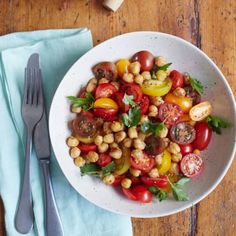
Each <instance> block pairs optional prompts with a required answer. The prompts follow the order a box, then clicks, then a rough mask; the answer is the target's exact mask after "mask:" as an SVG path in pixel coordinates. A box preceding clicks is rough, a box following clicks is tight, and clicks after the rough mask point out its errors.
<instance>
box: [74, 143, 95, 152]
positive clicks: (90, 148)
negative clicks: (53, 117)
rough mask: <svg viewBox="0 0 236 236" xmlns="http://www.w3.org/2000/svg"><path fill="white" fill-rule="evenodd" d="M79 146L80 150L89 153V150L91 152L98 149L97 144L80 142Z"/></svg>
mask: <svg viewBox="0 0 236 236" xmlns="http://www.w3.org/2000/svg"><path fill="white" fill-rule="evenodd" d="M78 148H79V149H80V151H81V152H83V153H88V152H90V151H94V152H96V150H97V146H96V144H84V143H80V144H79V145H78Z"/></svg>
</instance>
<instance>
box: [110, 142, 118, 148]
mask: <svg viewBox="0 0 236 236" xmlns="http://www.w3.org/2000/svg"><path fill="white" fill-rule="evenodd" d="M109 147H110V148H118V147H119V145H118V143H111V144H110V145H109Z"/></svg>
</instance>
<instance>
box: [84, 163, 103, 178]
mask: <svg viewBox="0 0 236 236" xmlns="http://www.w3.org/2000/svg"><path fill="white" fill-rule="evenodd" d="M100 170H101V169H100V167H99V166H98V165H96V164H94V163H86V164H85V165H84V166H82V167H80V171H81V174H82V175H93V176H99V171H100Z"/></svg>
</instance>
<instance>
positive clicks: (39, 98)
mask: <svg viewBox="0 0 236 236" xmlns="http://www.w3.org/2000/svg"><path fill="white" fill-rule="evenodd" d="M38 85H39V86H38V87H39V89H38V105H43V86H42V76H41V70H38Z"/></svg>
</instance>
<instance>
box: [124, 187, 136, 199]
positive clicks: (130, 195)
mask: <svg viewBox="0 0 236 236" xmlns="http://www.w3.org/2000/svg"><path fill="white" fill-rule="evenodd" d="M122 191H123V193H124V194H125V196H126V197H127V198H129V199H130V200H133V201H137V200H138V199H137V197H136V196H135V195H134V194H133V192H132V191H131V189H127V188H122Z"/></svg>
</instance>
